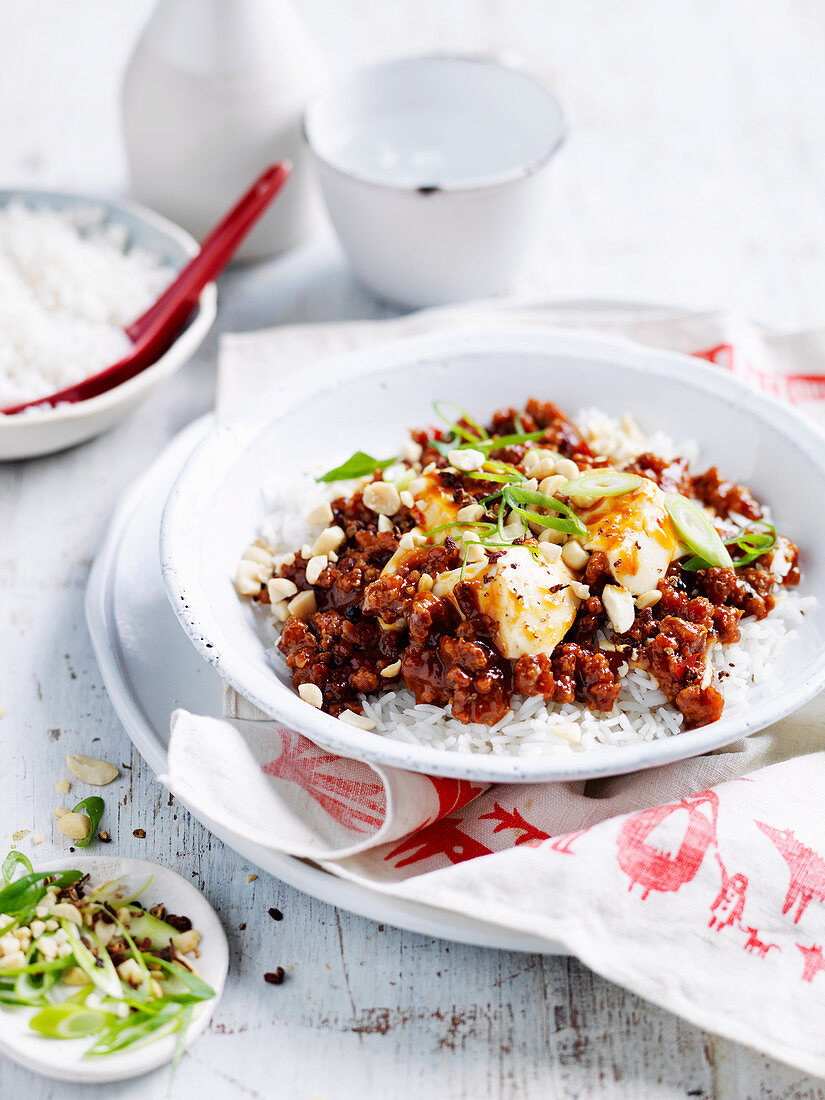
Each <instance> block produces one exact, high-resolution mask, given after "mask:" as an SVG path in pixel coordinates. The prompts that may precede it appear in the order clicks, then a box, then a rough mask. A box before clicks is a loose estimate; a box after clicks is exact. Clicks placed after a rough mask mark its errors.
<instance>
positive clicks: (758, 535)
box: [725, 520, 777, 569]
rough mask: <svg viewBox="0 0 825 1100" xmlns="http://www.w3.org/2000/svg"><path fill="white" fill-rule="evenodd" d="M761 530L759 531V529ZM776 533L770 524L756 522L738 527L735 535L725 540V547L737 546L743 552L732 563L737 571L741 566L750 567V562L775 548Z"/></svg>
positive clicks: (762, 521)
mask: <svg viewBox="0 0 825 1100" xmlns="http://www.w3.org/2000/svg"><path fill="white" fill-rule="evenodd" d="M760 527H761V528H762V530H761V531H760V530H759V528H760ZM776 540H777V533H776V528H775V527H774V525H773V524H772V523H765V521H764V520H758V521H756V522H754V523H746V524H745V526H744V527H740V528H739V530H738V531H737V532H736V534H735V535H732V536H731V537H730V538H729V539H725V546H738V547H739V549H740V550H741V551H742V552H743V553H742V556H741V557H739V558H737V559H736V561H735V562H734V563H733V564H734V565H735V566H736V568H737V569H739V567H740V566H742V565H750V563H751V562H752V561H756V559H757V558H761V557H762V555H763V554H767V553H768V551H769V550H773V548H774V546H776Z"/></svg>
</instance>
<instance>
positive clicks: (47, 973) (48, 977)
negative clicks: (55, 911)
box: [14, 940, 73, 1003]
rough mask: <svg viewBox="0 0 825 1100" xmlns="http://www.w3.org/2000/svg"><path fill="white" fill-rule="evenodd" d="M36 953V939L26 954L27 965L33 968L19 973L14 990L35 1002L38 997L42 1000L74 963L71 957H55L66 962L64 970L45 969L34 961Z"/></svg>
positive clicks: (17, 994)
mask: <svg viewBox="0 0 825 1100" xmlns="http://www.w3.org/2000/svg"><path fill="white" fill-rule="evenodd" d="M36 954H37V941H36V940H35V942H34V943H33V944H32V945H31V947H30V948H29V950H28V952H27V954H26V966H27V967H30V968H31V969H29V970H26V971H24V972H23V973H22V974H18V975H17V979H16V980H15V983H14V992H15V995H16V996H17V997H21V998H28V999H29V1000H31V1001H33V1002H35V1003H36V1002H37V1000H38V998H39V999H40V1001H41V1002H42V1000H43V997H44V996H45V994H46V993H48V991H49V990H50V989H51V988H52V986H53V985H54V984H55V982H57V981H58V979H59V978H60V977H61V975H62V974H63V973H64V972H65V971H66V970H68V969H69V967H70V966H71V965H72V963H73V959H71V958H67V959H59V960H58V959H55V960H54V961H55V962H62V963H63V964H64V965H63V968H62V970H61V969H59V968H57V967H55V969H54V970H44V969H43V968H42V967H41V966H38V965H37V964H36V963H35V962H34V961H33V960H34V957H35V955H36Z"/></svg>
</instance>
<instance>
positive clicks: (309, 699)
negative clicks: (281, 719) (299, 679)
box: [298, 684, 324, 708]
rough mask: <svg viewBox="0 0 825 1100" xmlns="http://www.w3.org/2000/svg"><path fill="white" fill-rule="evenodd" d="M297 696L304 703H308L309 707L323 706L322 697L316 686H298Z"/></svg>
mask: <svg viewBox="0 0 825 1100" xmlns="http://www.w3.org/2000/svg"><path fill="white" fill-rule="evenodd" d="M298 694H299V695H300V696H301V698H302V699H303V701H304V702H305V703H309V705H310V706H311V707H319V708H320V707H322V706H323V705H324V696H323V692H322V691H321V689H320V688H319V687H318V685H317V684H299V685H298Z"/></svg>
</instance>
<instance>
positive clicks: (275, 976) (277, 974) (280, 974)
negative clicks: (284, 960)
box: [264, 966, 286, 985]
mask: <svg viewBox="0 0 825 1100" xmlns="http://www.w3.org/2000/svg"><path fill="white" fill-rule="evenodd" d="M285 977H286V975H285V973H284V968H283V967H282V966H279V967H278V969H277V970H274V971H270V972H269V973H268V974H264V981H265V982H269V984H270V985H281V983H282V982H283V980H284V978H285Z"/></svg>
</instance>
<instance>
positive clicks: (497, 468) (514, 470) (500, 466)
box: [482, 458, 524, 481]
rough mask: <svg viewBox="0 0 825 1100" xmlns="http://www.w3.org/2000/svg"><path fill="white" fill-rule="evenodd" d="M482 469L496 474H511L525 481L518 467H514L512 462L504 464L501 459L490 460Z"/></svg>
mask: <svg viewBox="0 0 825 1100" xmlns="http://www.w3.org/2000/svg"><path fill="white" fill-rule="evenodd" d="M482 469H484V470H492V471H493V473H496V474H510V475H512V477H517V478H518V479H519V480H521V481H523V480H524V474H523V473H522V472H521V470H520V469H519V468H518V466H514V465H513V463H512V462H502V461H501V459H500V458H488V459H487V460H486V461H485V463H484V466H483V467H482Z"/></svg>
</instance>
